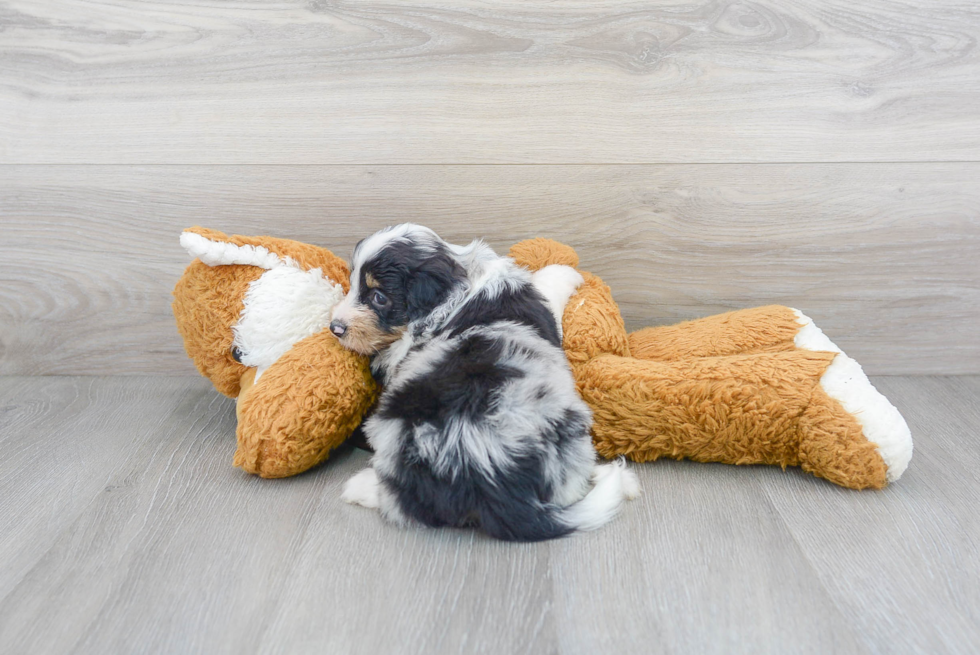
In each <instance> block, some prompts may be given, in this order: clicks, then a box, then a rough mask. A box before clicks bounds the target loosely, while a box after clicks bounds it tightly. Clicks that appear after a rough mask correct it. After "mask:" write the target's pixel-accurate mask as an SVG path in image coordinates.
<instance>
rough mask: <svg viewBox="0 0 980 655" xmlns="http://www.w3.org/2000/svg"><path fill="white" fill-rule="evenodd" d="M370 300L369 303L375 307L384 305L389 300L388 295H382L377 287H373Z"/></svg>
mask: <svg viewBox="0 0 980 655" xmlns="http://www.w3.org/2000/svg"><path fill="white" fill-rule="evenodd" d="M370 300H371V304H372V305H374V306H375V307H379V308H380V307H386V306H387V305H388V303H389V302H390V301H389V300H388V296H386V295H384V294H383V293H381V292H380V291H378V290H377V289H375V290H374V291H372V292H371V299H370Z"/></svg>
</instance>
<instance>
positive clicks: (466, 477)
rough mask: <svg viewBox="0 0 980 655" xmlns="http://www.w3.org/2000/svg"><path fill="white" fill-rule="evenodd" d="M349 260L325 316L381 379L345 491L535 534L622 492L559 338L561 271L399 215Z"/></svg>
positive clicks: (544, 535)
mask: <svg viewBox="0 0 980 655" xmlns="http://www.w3.org/2000/svg"><path fill="white" fill-rule="evenodd" d="M352 260H353V261H352V267H353V270H352V273H351V286H350V291H349V293H348V294H347V296H346V297H345V298H344V300H343V301H342V302H341V303H340V304H339V305H337V307H336V308H335V309H334V314H333V321H332V323H331V330H332V332H333V333H334V334H335V335H336V336H337V337H338V338H339V339H340V341H341V343H342V344H344V345H345V346H347V347H349V348H351V349H353V350H355V351H357V352H361V353H364V354H373V355H374V359H373V362H372V371H373V373H374V375H375V377H376V378H377V379H378V380H379V381H380V382H382V384H383V385H384V391H383V392H382V396H381V399H380V401H379V403H378V406H377V408H376V410H375V412H374V413H373V415H372V416H371V417H370V418H369V419H368V420H367V421H366V423H365V424H364V432H365V434H366V436H367V438H368V441H369V442H370V444H371V445H372V447H373V448H374V449H375V455H374V458H373V460H372V468H371V469H367V470H365V471H362V472H361V473H359V474H358V475H356V476H355V477H354V478H352V479H351V480H350V481H348V483H347V485H346V487H345V490H344V499H345V500H347V501H348V502H352V503H357V504H361V505H364V506H367V507H374V508H378V509H380V510H381V513H382V515H383V516H384V517H385V518H386V519H388V520H390V521H392V522H395V523H398V524H401V525H407V524H412V523H421V524H424V525H428V526H434V527H435V526H462V525H480V526H482V528H483V529H484V530H485V531H486V532H487V533H489V534H490V535H492V536H494V537H497V538H500V539H507V540H515V541H535V540H541V539H550V538H554V537H559V536H562V535H565V534H568V533H570V532H574V531H576V530H590V529H595V528H598V527H599V526H601V525H603V524H604V523H606V522H607V521H608V520H610V519H611V518H612V517H613V516H614V515H615V513H616V512H617V511H618V509H619V507H620V505H621V504H622V501H623V500H624V499H625V498H628V497H632V496H634V495H636V493H637V492H638V485H637V483H636V479H635V477H634V476H633V475H632V473H630V472H629V471H627V470H626V469H625V464H623V463H622V462H616V463H613V464H606V465H602V466H597V465H596V464H595V451H594V449H593V446H592V439H591V437H590V434H589V428H590V425H591V413H590V411H589V409H588V407H587V406H586V405H585V403H584V402H583V401H582V400H581V398H580V397H579V396H578V394H577V393H576V389H575V382H574V379H573V378H572V375H571V370H570V368H569V366H568V362H567V361H566V359H565V356H564V354H563V352H562V350H561V337H560V321H559V320H556V317H558V318H560V317H561V314H562V310H563V308H564V305H565V303H566V302H567V301H568V298H569V296H570V295H571V294H572V293H573V292H574V290H575V288H576V287H577V286H578V285H579V284H580V283H581V281H582V278H581V276H580V275H579V274H578V273H577V272H576V271H575V270H574V269H572V268H570V267H568V266H557V265H556V266H549V267H546V268H545V269H542V270H541V271H538V272H537V273H535V274H534V276H532V275H531V273H530V272H528V271H527V270H525V269H523V268H520V267H519V266H517V265H516V264H515V263H514V262H513V261H512V260H511V259H509V258H505V257H499V256H497V255H496V254H495V253H494V252H493V250H491V249H490V248H489V247H488V246H487V245H485V244H484V243H482V242H480V241H475V242H473V243H471V244H470V245H468V246H462V247H461V246H453V245H451V244H448V243H446V242H444V241H443V240H442V239H440V238H439V237H438V236H437V235H436V234H435V233H434V232H432V231H431V230H429V229H427V228H423V227H420V226H417V225H411V224H406V225H399V226H397V227H394V228H389V229H387V230H383V231H381V232H379V233H377V234H375V235H373V236H371V237H369V238H368V239H365V240H364V241H362V242H361V243H359V244H358V246H357V248H355V250H354V255H353V257H352ZM590 483H591V484H590Z"/></svg>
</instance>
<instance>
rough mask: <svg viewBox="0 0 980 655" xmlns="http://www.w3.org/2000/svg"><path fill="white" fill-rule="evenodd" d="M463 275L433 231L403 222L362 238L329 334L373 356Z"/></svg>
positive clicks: (438, 301)
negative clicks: (348, 285)
mask: <svg viewBox="0 0 980 655" xmlns="http://www.w3.org/2000/svg"><path fill="white" fill-rule="evenodd" d="M465 280H466V272H465V270H464V269H463V267H462V266H461V265H460V264H459V262H458V261H457V260H456V258H455V257H454V256H453V253H452V250H451V249H450V247H449V245H448V244H447V243H446V242H444V241H443V240H442V239H440V238H439V237H438V236H437V235H436V233H435V232H433V231H432V230H430V229H428V228H426V227H422V226H419V225H413V224H411V223H406V224H403V225H397V226H395V227H389V228H387V229H384V230H381V231H380V232H378V233H376V234H373V235H372V236H370V237H368V238H366V239H364V240H362V241H361V242H360V243H358V244H357V246H356V247H355V248H354V254H353V255H352V256H351V277H350V291H349V292H348V293H347V296H346V297H345V298H344V299H343V301H341V302H340V303H339V304H338V305H337V306H336V307H335V308H334V310H333V320H332V321H331V323H330V331H331V332H333V334H334V335H335V336H336V337H337V338H338V339H340V342H341V343H342V344H343V345H344V346H345V347H347V348H349V349H351V350H354V351H356V352H359V353H361V354H364V355H371V354H374V353H376V352H378V351H380V350H382V349H383V348H385V347H387V346H389V345H390V344H392V343H394V342H395V341H397V340H398V339H399V337H401V335H402V333H403V332H404V331H405V328H406V327H408V325H409V324H410V323H412V322H413V321H417V320H419V319H421V318H424V317H425V316H427V315H428V314H429V313H430V312H431V311H432V310H433V309H435V308H436V307H438V306H439V305H440V304H442V302H443V301H444V300H445V299H446V297H447V296H448V295H449V292H450V291H452V289H453V288H454V287H455V286H457V285H460V284H463V283H464V282H465Z"/></svg>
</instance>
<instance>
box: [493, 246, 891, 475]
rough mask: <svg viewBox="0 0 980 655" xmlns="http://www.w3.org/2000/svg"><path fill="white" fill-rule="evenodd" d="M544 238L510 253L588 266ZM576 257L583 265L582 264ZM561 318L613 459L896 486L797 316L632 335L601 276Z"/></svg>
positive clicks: (704, 322) (785, 312) (772, 314)
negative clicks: (834, 392) (806, 346)
mask: <svg viewBox="0 0 980 655" xmlns="http://www.w3.org/2000/svg"><path fill="white" fill-rule="evenodd" d="M569 250H571V249H570V248H568V246H565V245H563V244H560V243H557V242H554V241H549V240H547V239H533V240H531V241H528V242H522V243H520V244H517V245H516V246H515V247H514V248H513V249H512V250H511V255H512V256H513V257H514V258H515V259H516V260H517V261H518V262H519V263H521V264H522V265H524V266H527V267H528V268H531V269H532V270H536V269H539V268H542V267H544V266H546V265H548V264H555V263H568V262H570V261H577V257H574V252H573V253H572V254H569V252H568V251H569ZM573 257H574V259H573ZM582 275H583V277H584V278H585V283H584V284H583V285H582V286H581V287H580V288H579V291H578V292H577V293H576V294H575V295H573V296H572V298H571V299H570V300H569V302H568V305H567V306H566V308H565V314H564V317H563V320H562V326H563V329H564V344H563V345H564V347H565V350H566V353H567V355H568V359H569V362H570V363H571V365H572V369H573V371H574V373H575V377H576V380H577V383H578V387H579V391H580V392H581V393H582V396H583V398H584V399H585V400H586V402H587V403H588V404H589V406H590V407H591V408H592V411H593V413H594V421H595V422H594V425H593V437H594V440H595V444H596V449H597V450H598V452H599V453H600V454H601V455H603V456H604V457H609V458H612V457H617V456H620V455H625V456H627V457H629V458H631V459H633V460H635V461H640V462H646V461H652V460H656V459H658V458H660V457H672V458H676V459H691V460H695V461H699V462H725V463H729V464H777V465H780V466H783V467H785V466H802V468H803V469H804V470H805V471H808V472H810V473H813V474H814V475H817V476H819V477H822V478H825V479H827V480H830V481H831V482H834V483H836V484H839V485H842V486H845V487H851V488H854V489H862V488H866V487H872V488H881V487H883V486H884V485H885V484H886V467H885V463H884V461H883V460H882V459H881V456H880V455H879V454H878V452H877V450H876V448H875V445H874V444H873V443H869V442H868V440H867V439H866V438H865V437H864V434H863V433H862V431H861V427H860V425H859V424H858V422H857V420H856V419H855V418H854V417H853V416H851V415H850V414H849V413H848V412H847V411H845V410H844V408H843V407H842V406H841V405H840V403H838V402H837V401H836V400H834V399H833V398H831V397H830V396H828V395H827V394H826V393H825V392H824V391H823V389H822V387H821V386H820V384H819V382H820V377H821V376H822V375H823V373H824V371H826V369H827V367H828V366H829V365H830V363H831V362H832V361H833V359H834V357H835V354H834V353H829V352H826V353H825V352H812V351H808V350H800V349H797V348H796V346H795V345H794V342H793V340H794V337H795V336H796V333H797V332H798V331H799V329H800V325H799V323H797V321H796V315H795V314H794V313H793V311H792V310H791V309H789V308H787V307H780V306H769V307H760V308H756V309H748V310H742V311H737V312H729V313H727V314H721V315H719V316H712V317H709V318H705V319H700V320H697V321H689V322H686V323H680V324H678V325H671V326H665V327H656V328H646V329H644V330H639V331H637V332H634V333H632V334H627V333H626V330H625V327H624V325H623V320H622V318H621V316H620V313H619V308H618V307H617V305H616V303H615V301H614V300H613V298H612V294H611V292H610V290H609V287H607V286H606V285H604V284H603V283H602V281H601V280H600V279H599V278H598V277H596V276H594V275H592V274H590V273H583V274H582Z"/></svg>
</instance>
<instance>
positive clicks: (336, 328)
mask: <svg viewBox="0 0 980 655" xmlns="http://www.w3.org/2000/svg"><path fill="white" fill-rule="evenodd" d="M330 331H331V332H333V334H334V336H335V337H337V338H338V339H339V338H340V337H342V336H344V335H345V334H347V326H346V325H344V324H343V323H341V322H340V321H330Z"/></svg>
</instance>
